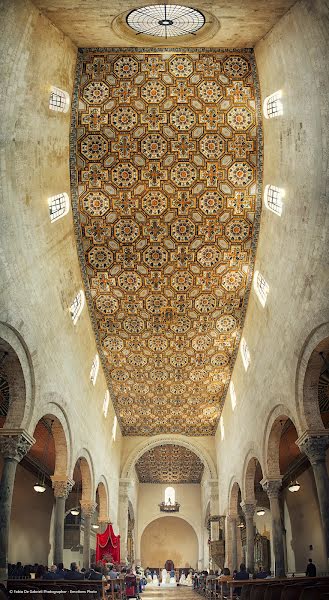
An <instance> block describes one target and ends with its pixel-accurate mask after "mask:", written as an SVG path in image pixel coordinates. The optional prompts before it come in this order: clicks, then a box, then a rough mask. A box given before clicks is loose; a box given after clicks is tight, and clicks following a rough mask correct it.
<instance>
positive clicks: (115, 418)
mask: <svg viewBox="0 0 329 600" xmlns="http://www.w3.org/2000/svg"><path fill="white" fill-rule="evenodd" d="M117 427H118V419H117V416H116V415H114V420H113V427H112V440H113V442H115V438H116V437H117Z"/></svg>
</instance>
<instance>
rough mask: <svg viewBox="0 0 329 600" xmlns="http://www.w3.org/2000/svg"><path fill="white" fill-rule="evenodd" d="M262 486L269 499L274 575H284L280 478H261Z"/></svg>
mask: <svg viewBox="0 0 329 600" xmlns="http://www.w3.org/2000/svg"><path fill="white" fill-rule="evenodd" d="M261 484H262V487H263V489H264V490H265V492H266V493H267V495H268V497H269V501H270V511H271V517H272V540H273V553H274V564H275V568H274V569H275V576H276V577H284V576H285V566H284V545H283V528H282V521H281V511H280V501H279V495H280V490H281V485H282V480H281V479H263V480H262V481H261Z"/></svg>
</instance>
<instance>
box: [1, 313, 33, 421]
mask: <svg viewBox="0 0 329 600" xmlns="http://www.w3.org/2000/svg"><path fill="white" fill-rule="evenodd" d="M0 351H1V352H5V353H6V357H5V360H4V362H3V367H2V369H1V370H2V371H3V372H4V375H5V377H6V379H7V381H8V387H9V408H8V413H7V416H6V419H5V423H4V426H5V427H6V429H7V428H8V429H14V428H24V429H28V426H29V423H30V420H31V415H32V412H33V408H34V405H35V378H34V369H33V364H32V358H31V355H30V352H29V350H28V348H27V345H26V344H25V342H24V340H23V338H22V337H21V336H20V334H19V333H18V332H17V331H16V330H15V329H14V328H13V327H11V326H9V325H8V324H7V323H3V322H0Z"/></svg>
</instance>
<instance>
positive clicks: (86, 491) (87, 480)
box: [71, 448, 96, 502]
mask: <svg viewBox="0 0 329 600" xmlns="http://www.w3.org/2000/svg"><path fill="white" fill-rule="evenodd" d="M78 461H79V464H80V471H81V484H82V492H81V502H93V501H94V498H95V494H96V490H95V476H94V466H93V462H92V458H91V456H90V453H89V451H88V450H86V449H85V448H82V449H81V450H80V452H78V453H77V457H76V460H75V462H74V466H75V465H76V463H77V462H78ZM73 470H74V467H73V469H72V474H71V478H72V477H73Z"/></svg>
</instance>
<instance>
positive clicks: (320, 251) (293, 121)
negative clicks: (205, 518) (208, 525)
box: [216, 0, 329, 558]
mask: <svg viewBox="0 0 329 600" xmlns="http://www.w3.org/2000/svg"><path fill="white" fill-rule="evenodd" d="M328 46H329V27H328V4H327V2H325V1H322V0H314V1H313V0H301V1H300V2H298V3H297V4H296V5H295V6H294V7H293V8H292V9H291V10H290V11H289V12H288V13H287V14H286V15H285V16H284V17H283V18H282V19H281V20H280V22H279V23H278V24H277V25H276V26H275V27H274V28H273V29H272V31H271V32H270V33H269V34H268V35H267V36H266V37H265V38H264V39H263V40H261V41H260V42H259V43H258V44H257V45H256V48H255V53H256V60H257V66H258V71H259V78H260V85H261V93H262V97H263V99H264V98H265V97H266V96H267V95H268V94H270V93H272V92H275V91H276V90H279V89H281V90H282V93H283V98H282V101H283V111H284V114H283V116H282V117H280V118H276V119H272V120H264V185H266V184H269V183H272V184H274V185H277V186H279V187H282V188H284V189H285V191H286V196H285V198H284V210H283V214H282V217H281V218H280V217H278V216H276V215H274V214H273V213H271V212H269V211H268V210H266V208H264V209H263V213H262V220H261V228H260V238H259V245H258V250H257V257H256V269H258V270H259V271H260V272H261V273H262V274H263V276H264V277H265V279H266V281H267V282H268V284H269V287H270V291H269V296H268V300H267V304H266V307H265V308H262V306H261V305H260V303H259V301H258V299H257V297H256V295H255V292H254V291H252V293H251V296H250V301H249V306H248V311H247V317H246V322H245V326H244V331H243V335H244V337H245V339H246V341H247V344H248V346H249V349H250V354H251V364H250V367H249V369H248V371H247V373H246V372H245V370H244V367H243V364H242V360H241V355H239V356H238V358H237V361H236V365H235V368H234V372H233V377H232V379H233V382H234V385H235V390H236V396H237V405H236V408H235V410H234V413H233V410H232V407H231V402H230V397H229V395H228V397H227V399H226V403H225V407H224V411H223V419H224V427H225V438H224V440H223V441H221V435H220V431H218V432H217V436H216V447H217V457H218V461H217V464H218V471H219V474H218V475H219V494H220V512H221V513H223V512H225V511H227V509H228V495H229V486H230V483H231V482H232V481H233V480H234V479H236V480H237V481H238V482H239V484H240V486H241V488H242V489H243V481H242V479H243V469H244V461H245V458H246V456H247V455H248V453H249V454H250V456H252V455H254V456H255V457H257V458H258V459H259V460H260V462H261V464H262V468H263V474H264V475H266V471H267V469H266V465H265V458H264V457H265V448H264V445H263V441H264V439H265V431H266V428H267V424H268V420H269V416H270V414H271V412H272V411H273V410H274V409H275V407H276V406H277V405H283V408H282V409H280V410H279V411H278V413H277V414H278V415H279V414H280V412H282V414H286V415H288V416H291V418H292V419H293V421H294V423H295V425H296V428H297V430H298V433H299V434H300V433H302V430H303V427H304V426H303V425H301V421H299V420H298V418H297V412H296V408H295V407H296V394H295V380H296V371H297V364H298V358H299V356H300V353H301V350H302V347H303V344H304V342H305V340H306V339H307V337H308V336H309V334H310V333H311V332H312V331H313V330H314V329H315V328H316V327H318V326H319V325H320V324H321V323H324V322H327V321H328V320H329V310H328V280H329V266H328V231H329V229H328V215H329V213H328V197H327V196H326V194H327V193H328V149H327V142H326V140H327V122H328V100H327V98H328V91H329V83H328V64H329V60H328V59H329V48H328ZM293 535H294V536H298V535H299V532H298V531H294V532H293ZM305 558H307V557H306V556H305Z"/></svg>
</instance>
